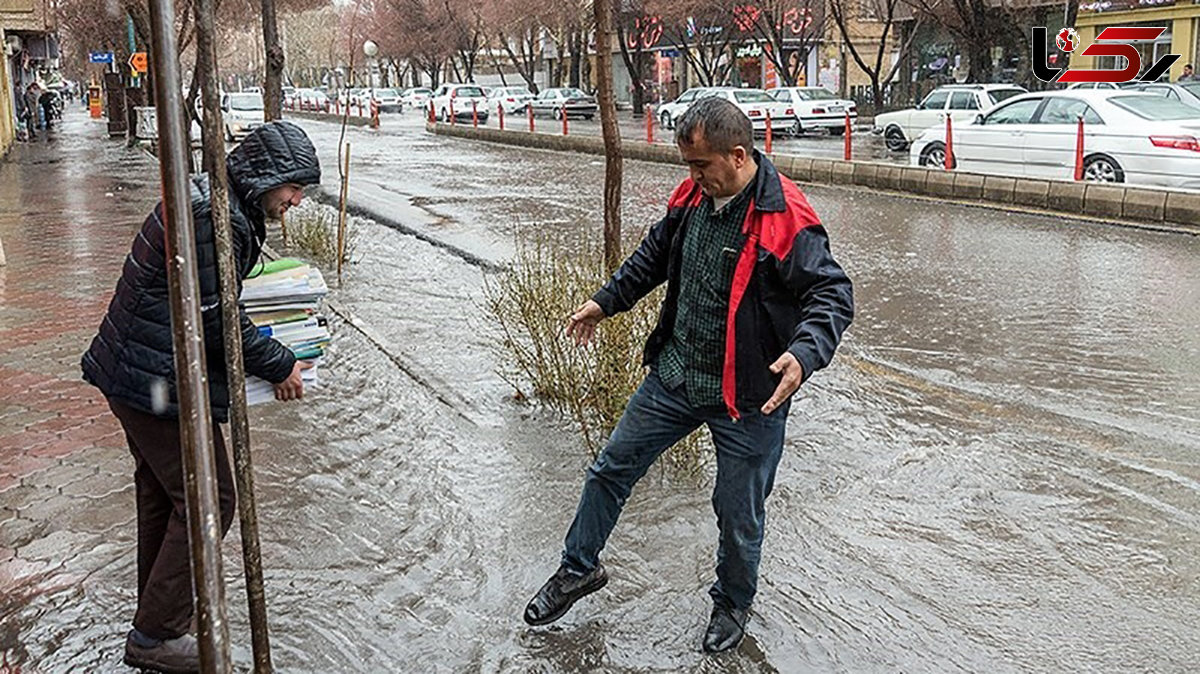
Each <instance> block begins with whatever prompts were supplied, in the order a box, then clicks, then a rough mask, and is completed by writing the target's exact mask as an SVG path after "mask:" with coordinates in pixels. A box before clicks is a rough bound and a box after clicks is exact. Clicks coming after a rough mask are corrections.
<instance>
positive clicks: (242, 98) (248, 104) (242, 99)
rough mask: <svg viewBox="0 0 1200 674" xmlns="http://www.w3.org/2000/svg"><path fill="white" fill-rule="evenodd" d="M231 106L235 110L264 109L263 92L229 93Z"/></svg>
mask: <svg viewBox="0 0 1200 674" xmlns="http://www.w3.org/2000/svg"><path fill="white" fill-rule="evenodd" d="M229 107H230V108H231V109H233V110H262V109H263V98H262V94H229Z"/></svg>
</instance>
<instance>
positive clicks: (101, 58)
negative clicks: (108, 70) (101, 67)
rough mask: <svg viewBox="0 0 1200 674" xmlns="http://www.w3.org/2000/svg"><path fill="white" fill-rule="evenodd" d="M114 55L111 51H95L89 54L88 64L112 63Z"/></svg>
mask: <svg viewBox="0 0 1200 674" xmlns="http://www.w3.org/2000/svg"><path fill="white" fill-rule="evenodd" d="M112 62H113V53H112V52H110V51H94V52H89V53H88V63H112Z"/></svg>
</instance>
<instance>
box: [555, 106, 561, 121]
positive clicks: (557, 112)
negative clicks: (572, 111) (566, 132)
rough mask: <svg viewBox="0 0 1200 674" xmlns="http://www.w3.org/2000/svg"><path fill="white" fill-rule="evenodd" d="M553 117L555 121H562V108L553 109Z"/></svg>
mask: <svg viewBox="0 0 1200 674" xmlns="http://www.w3.org/2000/svg"><path fill="white" fill-rule="evenodd" d="M554 119H555V121H562V108H555V109H554Z"/></svg>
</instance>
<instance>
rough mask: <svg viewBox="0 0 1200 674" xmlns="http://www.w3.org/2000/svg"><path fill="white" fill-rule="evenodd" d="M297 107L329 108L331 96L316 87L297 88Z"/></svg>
mask: <svg viewBox="0 0 1200 674" xmlns="http://www.w3.org/2000/svg"><path fill="white" fill-rule="evenodd" d="M295 98H296V107H298V108H302V109H307V110H312V109H317V110H328V109H329V97H328V96H326V95H325V92H323V91H317V90H316V89H297V90H296V96H295Z"/></svg>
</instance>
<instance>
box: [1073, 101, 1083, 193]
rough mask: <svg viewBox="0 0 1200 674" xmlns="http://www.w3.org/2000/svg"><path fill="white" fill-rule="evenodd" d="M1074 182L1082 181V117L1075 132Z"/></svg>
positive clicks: (1081, 116)
mask: <svg viewBox="0 0 1200 674" xmlns="http://www.w3.org/2000/svg"><path fill="white" fill-rule="evenodd" d="M1075 180H1083V115H1080V116H1079V126H1078V131H1076V132H1075Z"/></svg>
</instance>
